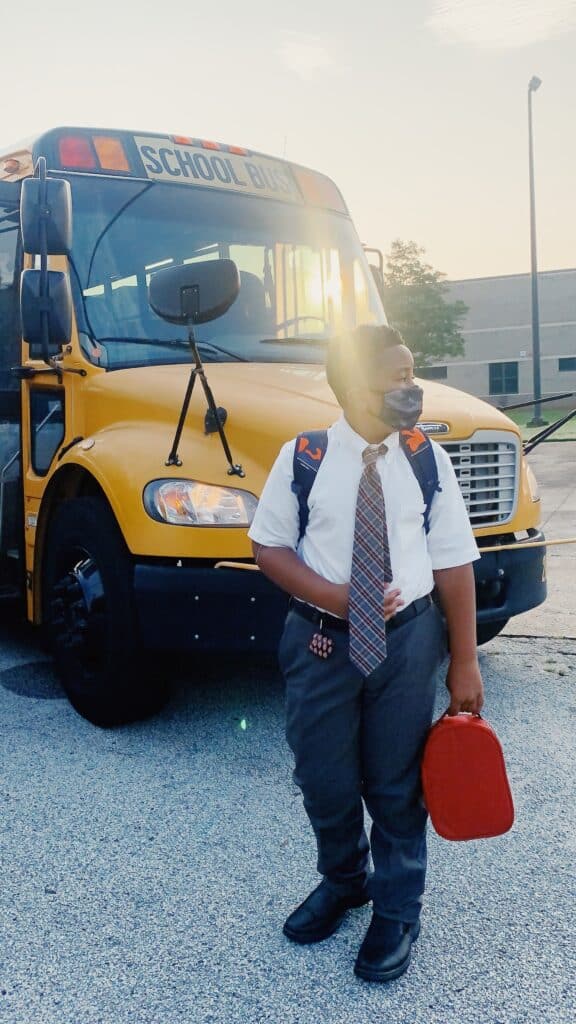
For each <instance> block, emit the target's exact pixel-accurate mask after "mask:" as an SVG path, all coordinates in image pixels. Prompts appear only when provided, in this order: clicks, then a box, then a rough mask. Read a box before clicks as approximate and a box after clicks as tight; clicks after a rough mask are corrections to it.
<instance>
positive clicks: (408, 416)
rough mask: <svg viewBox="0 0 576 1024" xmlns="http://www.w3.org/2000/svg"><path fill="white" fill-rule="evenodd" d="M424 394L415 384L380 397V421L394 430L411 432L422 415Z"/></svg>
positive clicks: (387, 392) (385, 393) (386, 392)
mask: <svg viewBox="0 0 576 1024" xmlns="http://www.w3.org/2000/svg"><path fill="white" fill-rule="evenodd" d="M423 397H424V392H423V390H422V388H420V387H418V385H417V384H410V385H409V386H408V387H407V388H395V389H394V390H393V391H385V392H384V394H383V395H382V405H381V407H380V413H379V416H380V419H381V420H382V421H383V422H384V423H386V425H387V426H389V427H392V428H393V429H394V430H411V429H412V427H414V426H416V424H417V422H418V420H419V419H420V417H421V415H422V399H423Z"/></svg>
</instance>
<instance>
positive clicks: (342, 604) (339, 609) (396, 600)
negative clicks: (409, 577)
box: [333, 583, 404, 622]
mask: <svg viewBox="0 0 576 1024" xmlns="http://www.w3.org/2000/svg"><path fill="white" fill-rule="evenodd" d="M390 586H391V584H390V583H385V584H384V587H385V590H386V593H385V595H384V620H385V622H388V619H391V618H392V616H393V615H395V614H396V612H397V611H398V609H399V608H401V607H402V605H403V604H404V601H403V600H402V598H401V597H400V591H399V590H390ZM333 589H334V591H335V592H336V601H335V603H334V612H335V614H336V615H340V616H342V618H343V619H347V618H348V611H349V610H348V600H349V597H350V584H349V583H338V584H336V583H335V584H333Z"/></svg>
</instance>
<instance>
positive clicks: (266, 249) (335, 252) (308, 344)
mask: <svg viewBox="0 0 576 1024" xmlns="http://www.w3.org/2000/svg"><path fill="white" fill-rule="evenodd" d="M70 182H71V185H72V192H73V207H74V245H73V251H72V256H71V269H72V275H71V276H72V284H73V291H74V300H75V305H76V310H77V316H78V329H79V332H80V340H81V344H82V348H83V351H84V353H85V355H86V356H87V357H88V358H89V359H90V360H91V361H92V362H94V363H96V364H97V365H101V366H105V367H106V368H108V369H120V368H123V367H128V366H140V365H150V364H159V363H168V362H189V361H190V359H191V353H190V349H189V348H188V347H187V344H186V341H187V330H186V329H185V328H183V327H178V326H176V325H174V324H168V323H166V322H165V321H163V320H162V319H161V318H160V317H158V316H157V315H156V314H155V313H154V312H153V311H152V309H151V308H150V306H149V303H148V283H149V281H150V277H151V275H152V274H153V273H154V272H155V271H156V270H159V269H160V268H163V267H169V266H177V265H180V264H184V263H195V262H197V261H200V260H215V259H223V258H226V259H232V260H234V262H235V263H236V265H237V267H238V270H239V273H240V293H239V295H238V297H237V299H236V300H235V302H234V303H233V305H232V306H231V307H230V309H229V310H228V312H227V313H225V314H224V316H222V317H220V318H219V319H217V320H214V321H213V322H211V323H207V324H202V325H200V326H198V327H197V328H196V329H195V335H196V338H197V340H198V342H199V343H202V345H200V344H199V347H200V351H201V354H202V357H203V358H204V359H208V360H210V361H218V362H221V361H222V362H223V361H228V360H230V361H233V360H240V359H242V360H249V361H254V362H305V363H306V362H308V363H310V362H316V363H317V362H322V361H323V358H324V354H323V347H324V345H325V343H326V341H327V340H328V339H329V338H330V337H331V336H332V335H333V334H335V333H339V332H340V331H342V330H346V329H350V328H353V327H355V326H357V325H358V324H366V323H367V324H380V323H384V322H385V316H384V311H383V308H382V304H381V301H380V297H379V295H378V292H377V289H376V285H375V283H374V280H373V278H372V274H371V273H370V269H369V267H368V264H367V261H366V257H365V254H364V252H363V250H362V246H361V244H360V242H359V239H358V236H357V234H356V231H355V229H354V226H353V225H352V223H351V221H350V220H349V218H348V217H346V216H343V215H341V214H337V213H333V212H330V211H328V210H323V209H318V208H313V209H312V208H310V207H304V206H302V207H300V206H299V207H295V206H294V205H289V204H287V203H282V202H279V201H276V200H271V199H261V198H258V197H253V196H245V195H237V194H228V193H226V192H224V191H222V192H220V191H216V190H214V189H212V190H209V189H204V188H198V187H186V186H183V185H180V184H174V185H173V184H164V183H160V182H144V181H141V180H138V181H129V180H126V179H118V180H114V179H111V178H106V179H103V178H98V177H96V176H95V175H92V176H88V175H76V174H74V175H70Z"/></svg>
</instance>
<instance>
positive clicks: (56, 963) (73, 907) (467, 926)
mask: <svg viewBox="0 0 576 1024" xmlns="http://www.w3.org/2000/svg"><path fill="white" fill-rule="evenodd" d="M549 447H552V446H549ZM557 447H562V448H567V447H568V446H567V445H563V446H557ZM565 458H566V455H563V456H562V459H564V460H565ZM561 476H562V475H561ZM563 478H564V477H563V476H562V478H561V479H560V480H559V483H562V479H563ZM550 501H552V498H551V497H550ZM552 504H553V501H552ZM573 589H574V588H573V587H572V589H571V590H570V591H568V592H567V594H566V601H569V602H570V608H571V612H572V614H573V612H574V603H575V598H574V593H573ZM528 614H533V613H528ZM522 632H524V633H525V632H526V631H525V630H523V631H522ZM565 635H566V636H568V637H569V636H570V635H571V636H572V637H574V629H573V627H572V632H571V634H570V633H569V631H568V632H567V633H566V634H565ZM575 659H576V640H574V639H570V638H567V639H565V638H564V634H563V635H562V636H552V637H550V636H548V635H546V634H542V635H540V636H539V637H538V638H537V639H536V640H535V639H533V638H531V637H528V636H522V635H520V636H513V635H506V636H502V637H499V638H498V639H496V640H494V641H493V642H492V643H490V644H489V645H487V646H486V647H484V648H482V649H481V653H480V661H481V667H482V672H483V675H484V680H485V687H486V703H485V707H484V715H485V717H486V718H487V720H488V721H489V722H490V723H491V724H492V725H493V726H494V728H495V729H496V731H497V733H498V735H499V737H500V739H501V742H502V744H503V748H504V752H505V757H506V763H507V767H508V772H509V777H510V782H511V786H512V791H513V795H514V802H515V809H516V820H515V823H514V826H513V828H512V829H511V831H510V832H508V833H507V834H506V835H504V836H500V837H497V838H494V839H489V840H478V841H474V842H466V843H451V842H447V841H446V840H443V839H441V838H439V837H438V836H437V835H436V834H435V833H434V831H433V829H432V828H431V827H430V828H429V870H428V885H427V891H426V897H425V905H424V910H423V916H422V921H423V925H422V932H421V935H420V938H419V940H418V942H417V943H416V945H415V946H414V951H413V959H412V963H411V965H410V967H409V969H408V971H407V972H406V974H404V975H403V976H402V977H401V978H399V979H398V980H396V981H394V982H391V983H389V984H386V985H381V984H380V985H379V984H373V983H368V982H364V981H362V980H361V979H359V978H356V977H355V976H354V974H353V972H352V967H353V963H354V959H355V956H356V953H357V950H358V947H359V945H360V943H361V941H362V938H363V936H364V933H365V930H366V928H367V927H368V924H369V921H370V913H371V910H370V906H369V905H368V906H366V907H362V908H359V909H356V910H353V911H351V912H350V913H349V914H348V916H347V918H346V920H345V921H344V924H343V925H342V927H341V928H340V930H339V931H338V932H337V933H335V934H334V935H333V936H331V937H330V938H329V939H327V940H325V941H324V942H321V943H318V944H316V945H314V946H298V945H296V944H294V943H292V942H290V940H289V939H287V938H286V937H285V936H284V935H283V934H282V924H283V921H284V919H285V918H286V916H287V915H288V914H289V913H290V911H291V910H292V909H294V907H295V906H296V905H297V904H298V903H299V902H300V901H301V900H302V899H303V898H304V897H305V896H306V895H307V893H308V892H309V891H310V890H311V889H312V888H313V887H314V886H315V885H317V883H318V882H319V881H320V876H319V875H318V873H317V871H316V848H315V842H314V837H313V834H312V831H311V828H310V825H309V823H308V819H307V818H306V815H305V812H304V808H303V805H302V797H301V794H300V791H299V790H298V789H297V787H296V786H295V784H294V782H293V780H292V776H291V772H292V767H293V764H292V755H291V752H290V750H289V748H288V746H287V744H286V741H285V737H284V689H283V683H282V680H281V677H280V676H279V674H278V672H277V669H276V666H275V661H274V659H272V658H267V659H263V658H259V659H252V660H245V661H239V660H238V659H228V660H227V659H224V658H220V659H217V660H213V661H211V662H208V661H204V662H203V663H201V664H196V665H195V666H194V665H193V664H192V663H190V665H189V666H188V665H186V664H184V663H181V664H180V665H179V666H177V665H171V666H170V667H169V668H168V667H167V671H170V672H174V673H175V674H176V682H175V688H174V693H173V696H172V699H171V701H170V703H169V705H168V706H167V707H166V708H165V710H164V711H163V712H162V713H161V714H160V715H159V716H157V717H156V718H155V719H152V720H150V721H148V722H144V723H139V724H137V725H132V726H129V727H125V728H123V729H118V730H114V731H106V730H99V729H97V728H95V727H93V726H91V725H89V724H88V723H86V722H85V721H83V719H81V718H80V717H79V716H78V715H77V714H76V713H75V712H74V711H73V710H72V709H71V708H70V707H69V705H68V703H67V701H66V700H65V699H64V697H63V694H62V692H61V690H60V687H59V685H58V683H57V681H56V679H55V677H54V675H53V672H52V668H51V665H50V663H49V662H47V660H46V657H45V655H44V653H43V652H42V650H41V649H40V648H39V647H38V646H37V645H36V644H35V642H34V640H33V639H32V638H31V637H30V635H29V633H28V631H27V630H26V629H24V628H22V627H19V626H16V625H15V624H14V623H11V622H5V623H4V624H2V625H0V683H1V684H2V685H1V686H0V715H1V717H0V721H1V727H0V729H1V733H0V737H1V755H2V756H1V760H0V766H1V775H0V806H1V807H2V813H1V816H0V861H1V865H2V882H1V886H0V938H1V942H0V1020H1V1021H2V1022H4V1021H6V1022H7V1024H208V1022H215V1024H216V1022H217V1024H236V1022H238V1024H268V1022H270V1024H373V1022H374V1021H377V1022H382V1024H384V1022H385V1024H574V1022H575V1021H576V924H575V918H576V915H575V905H576V901H575V896H576V879H575V872H574V863H575V861H576V807H575V801H574V751H575V741H574V736H575V726H576V688H575V667H576V661H575ZM446 706H447V691H446V689H445V687H444V682H443V672H440V674H439V679H438V696H437V707H436V713H437V715H439V714H441V713H442V712H443V711H444V710H445V708H446ZM366 827H367V830H369V828H370V818H369V816H368V814H367V813H366Z"/></svg>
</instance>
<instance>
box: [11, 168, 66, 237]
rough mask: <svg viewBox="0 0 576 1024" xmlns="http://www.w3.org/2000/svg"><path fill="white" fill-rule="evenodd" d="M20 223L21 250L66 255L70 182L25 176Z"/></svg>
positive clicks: (21, 195) (61, 179)
mask: <svg viewBox="0 0 576 1024" xmlns="http://www.w3.org/2000/svg"><path fill="white" fill-rule="evenodd" d="M20 223H21V225H22V245H23V247H24V252H28V253H31V254H32V255H37V254H42V253H45V255H47V256H69V255H70V251H71V249H72V195H71V192H70V183H69V182H67V181H65V180H64V179H63V178H44V179H40V178H25V179H24V181H23V182H22V191H21V193H20ZM43 231H45V232H46V235H45V241H44V240H43V238H42V232H43Z"/></svg>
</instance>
